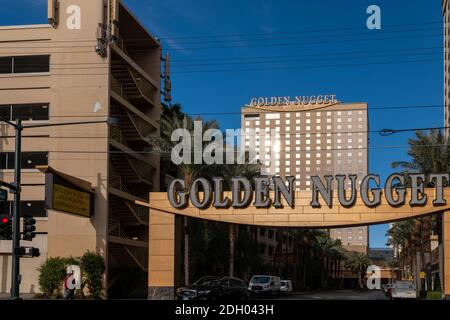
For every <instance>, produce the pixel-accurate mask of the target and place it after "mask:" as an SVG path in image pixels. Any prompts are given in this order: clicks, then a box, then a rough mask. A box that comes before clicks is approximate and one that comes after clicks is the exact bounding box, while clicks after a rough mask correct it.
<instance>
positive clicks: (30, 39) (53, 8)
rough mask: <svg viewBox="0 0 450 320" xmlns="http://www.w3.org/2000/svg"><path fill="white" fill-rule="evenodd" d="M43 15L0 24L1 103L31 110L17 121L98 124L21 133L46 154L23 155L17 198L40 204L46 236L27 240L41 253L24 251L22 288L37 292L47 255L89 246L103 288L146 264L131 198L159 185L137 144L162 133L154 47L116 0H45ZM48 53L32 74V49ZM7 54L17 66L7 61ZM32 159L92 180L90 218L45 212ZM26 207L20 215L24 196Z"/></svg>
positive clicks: (144, 225)
mask: <svg viewBox="0 0 450 320" xmlns="http://www.w3.org/2000/svg"><path fill="white" fill-rule="evenodd" d="M48 18H49V24H48V25H30V26H12V27H1V28H0V36H1V38H2V43H1V44H0V61H1V62H2V64H1V66H2V67H3V69H1V67H0V69H1V70H0V71H1V74H0V92H1V93H0V105H1V106H2V107H4V108H3V109H2V110H6V111H5V112H7V110H8V108H9V107H6V106H11V108H12V109H11V110H12V114H11V117H12V118H11V119H10V120H12V121H15V118H14V117H15V116H14V112H15V111H14V110H22V109H21V108H23V107H24V106H26V107H27V108H29V111H28V113H29V115H28V116H23V115H22V119H23V121H24V125H27V124H36V123H45V124H46V123H48V124H55V123H64V122H78V121H83V122H84V121H104V123H97V124H83V125H75V126H59V127H58V126H56V127H50V128H40V129H30V130H25V131H24V133H23V135H24V138H23V145H22V149H23V152H41V153H44V154H43V155H41V157H40V158H38V159H36V161H35V163H33V161H34V158H33V156H32V155H34V154H32V155H31V156H30V157H29V160H27V161H29V166H28V167H27V169H24V170H23V174H22V183H24V184H26V186H24V187H23V193H22V199H23V200H24V202H26V201H37V202H38V205H40V207H39V208H40V211H41V213H40V214H39V217H38V218H37V220H38V223H37V231H39V232H43V233H45V234H43V235H40V236H39V237H37V238H36V239H35V240H34V241H33V242H32V243H26V244H27V245H29V246H30V245H34V246H38V247H39V248H40V249H41V253H42V256H41V257H40V258H39V259H30V260H25V259H22V270H21V272H22V275H23V280H22V284H21V288H20V290H21V291H22V292H32V291H33V290H34V291H36V292H38V291H39V285H38V283H37V274H38V272H37V271H36V269H37V268H38V267H39V265H40V264H41V263H42V262H43V261H44V260H45V259H46V258H47V257H56V256H61V257H66V256H74V257H77V256H81V255H82V254H83V253H84V252H85V251H86V250H92V251H96V252H98V253H100V254H101V255H102V256H104V258H105V263H106V265H107V273H106V277H105V287H106V289H107V290H106V292H107V293H108V294H109V293H110V292H112V291H114V284H115V283H119V282H120V281H119V280H120V278H121V276H122V275H123V274H124V273H123V272H122V271H123V270H124V268H127V269H137V270H139V271H140V272H142V273H143V274H146V272H147V256H148V210H146V209H145V208H139V207H138V206H136V205H135V204H134V202H135V201H136V200H139V199H146V197H147V195H148V192H150V191H158V190H159V185H160V180H159V156H158V155H156V154H151V153H148V152H143V150H144V148H149V146H148V144H147V143H146V142H145V141H144V139H145V138H146V137H148V136H149V135H159V118H160V113H161V105H160V63H161V46H160V44H159V42H158V41H157V40H155V38H153V37H152V35H150V34H149V33H148V32H147V31H146V30H145V29H144V27H142V25H141V24H140V23H139V22H138V21H137V20H136V18H134V16H133V14H132V13H131V12H129V10H128V9H127V8H126V7H125V6H124V5H123V4H122V3H121V2H120V1H108V2H105V1H101V0H95V1H92V0H71V1H68V0H59V1H54V0H49V1H48ZM133 38H134V39H133ZM136 39H138V40H136ZM45 56H47V57H48V58H47V60H46V59H45V58H39V59H41V60H39V63H40V64H42V67H43V68H44V69H45V67H47V69H48V70H44V72H41V71H39V72H36V70H38V69H36V60H33V57H45ZM17 57H22V58H17ZM45 60H46V61H47V62H45ZM9 61H12V62H11V64H12V69H14V70H8V69H7V68H8V63H9ZM33 66H34V67H33ZM21 68H22V69H25V70H21ZM26 68H31V69H30V70H31V71H29V72H27V70H26ZM10 71H11V72H10ZM25 104H37V106H34V107H33V106H30V105H25ZM39 105H41V106H43V105H45V108H47V113H46V115H45V112H41V113H44V116H43V117H42V118H39V119H38V118H36V114H35V113H36V112H37V111H36V110H35V109H33V108H38V107H39ZM35 111H36V112H35ZM41 111H42V110H41ZM16 113H17V112H16ZM22 113H23V112H22ZM25 113H26V112H25ZM18 114H21V113H20V112H19V113H18ZM2 115H3V114H2ZM107 121H108V122H107ZM12 129H13V128H11V127H9V126H7V125H6V124H3V123H2V124H1V130H2V135H3V136H14V131H13V130H12ZM36 135H37V136H39V137H30V136H36ZM148 150H151V149H150V148H149V149H148ZM0 151H1V152H2V156H3V155H4V154H8V155H10V154H11V153H12V152H14V139H13V138H5V137H2V139H1V140H0ZM38 155H39V154H38ZM35 165H49V166H51V167H52V168H54V169H55V170H58V171H60V172H63V173H65V174H68V175H72V176H75V177H77V178H80V179H82V180H85V181H88V182H90V183H91V184H92V186H93V188H95V193H96V194H95V208H94V211H95V212H94V214H93V216H92V217H91V218H90V219H89V218H83V217H78V216H72V215H68V214H63V213H60V212H55V211H52V210H45V208H44V207H43V205H42V203H43V200H44V196H45V195H44V189H45V186H44V184H45V183H44V175H43V174H42V173H41V172H39V171H38V170H36V169H34V166H35ZM12 169H13V168H10V167H3V168H2V170H0V179H1V180H3V181H6V182H11V181H13V172H14V170H12ZM33 204H35V203H33ZM23 208H25V209H23V210H22V211H23V214H26V213H27V212H26V203H25V205H24V206H23ZM9 242H10V241H0V243H1V244H0V248H1V251H0V255H1V257H0V259H2V261H3V262H0V277H1V281H0V284H2V285H0V290H1V292H9V279H7V277H9V273H10V271H9V270H10V265H9V262H8V259H9V258H8V255H9V254H10V249H9V247H10V243H9ZM5 277H6V278H5ZM5 279H6V280H5ZM5 281H6V282H7V283H8V284H7V285H3V284H4V283H5ZM144 287H145V285H144Z"/></svg>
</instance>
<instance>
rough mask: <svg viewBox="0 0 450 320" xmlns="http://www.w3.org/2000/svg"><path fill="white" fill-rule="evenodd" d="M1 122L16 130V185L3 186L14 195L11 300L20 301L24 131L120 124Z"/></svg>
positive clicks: (100, 121) (111, 122)
mask: <svg viewBox="0 0 450 320" xmlns="http://www.w3.org/2000/svg"><path fill="white" fill-rule="evenodd" d="M0 122H4V123H7V124H9V125H10V126H12V127H13V128H14V129H15V132H16V134H15V139H16V141H15V144H16V150H15V152H14V154H15V158H14V162H15V163H14V183H13V184H9V183H4V182H2V183H1V185H3V186H6V187H7V188H9V189H10V190H11V192H12V193H13V194H14V213H13V226H12V229H13V230H12V231H13V239H12V278H11V299H12V300H20V282H21V275H20V257H21V252H20V216H21V214H20V205H21V203H20V192H21V168H22V131H23V130H24V129H32V128H46V127H57V126H58V127H61V126H73V125H86V124H96V123H106V124H115V123H117V122H118V120H117V119H114V118H108V120H98V121H80V122H63V123H47V124H37V125H28V126H22V120H21V119H19V118H18V119H17V120H16V123H13V122H11V121H9V120H6V119H2V118H0Z"/></svg>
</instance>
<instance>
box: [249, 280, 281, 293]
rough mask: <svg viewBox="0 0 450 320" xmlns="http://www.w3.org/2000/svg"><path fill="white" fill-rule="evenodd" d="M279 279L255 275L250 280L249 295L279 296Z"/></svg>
mask: <svg viewBox="0 0 450 320" xmlns="http://www.w3.org/2000/svg"><path fill="white" fill-rule="evenodd" d="M280 282H281V281H280V277H275V276H268V275H255V276H253V277H252V278H251V280H250V284H249V286H248V290H249V293H250V295H255V296H273V295H279V294H280V289H281V287H280Z"/></svg>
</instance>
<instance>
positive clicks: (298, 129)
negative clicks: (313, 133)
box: [295, 127, 308, 131]
mask: <svg viewBox="0 0 450 320" xmlns="http://www.w3.org/2000/svg"><path fill="white" fill-rule="evenodd" d="M307 128H308V127H307ZM295 130H296V131H300V127H295Z"/></svg>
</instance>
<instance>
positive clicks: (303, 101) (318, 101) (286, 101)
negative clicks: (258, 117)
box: [250, 94, 338, 107]
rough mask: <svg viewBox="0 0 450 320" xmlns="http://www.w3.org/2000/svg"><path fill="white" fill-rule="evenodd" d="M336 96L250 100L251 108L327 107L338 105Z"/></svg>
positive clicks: (256, 98) (259, 98) (258, 98)
mask: <svg viewBox="0 0 450 320" xmlns="http://www.w3.org/2000/svg"><path fill="white" fill-rule="evenodd" d="M337 102H338V101H337V99H336V95H335V94H325V95H315V96H295V97H290V96H281V97H255V98H252V99H251V100H250V106H251V107H275V106H289V105H296V106H300V105H327V104H335V103H337Z"/></svg>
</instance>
